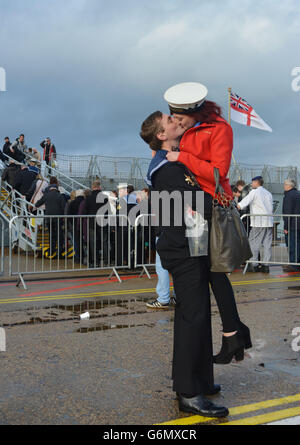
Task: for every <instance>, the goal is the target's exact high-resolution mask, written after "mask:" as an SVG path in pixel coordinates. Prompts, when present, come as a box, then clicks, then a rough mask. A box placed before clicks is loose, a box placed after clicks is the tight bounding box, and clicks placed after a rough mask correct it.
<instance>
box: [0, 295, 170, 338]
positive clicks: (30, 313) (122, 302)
mask: <svg viewBox="0 0 300 445" xmlns="http://www.w3.org/2000/svg"><path fill="white" fill-rule="evenodd" d="M151 298H153V297H137V298H136V297H134V298H129V299H128V297H127V298H126V299H125V298H124V299H122V298H118V299H104V300H96V301H94V300H91V301H84V302H82V303H80V304H75V305H60V304H59V305H57V304H55V305H51V306H46V307H33V308H30V309H26V312H25V311H24V310H21V309H20V310H16V311H13V312H3V313H2V314H1V315H2V320H1V318H0V326H3V327H5V328H10V327H14V326H20V325H33V324H42V323H53V322H59V321H78V320H79V316H80V314H82V313H84V312H86V311H88V312H89V313H90V319H91V320H93V319H98V318H105V317H117V316H122V315H124V316H125V315H126V316H127V315H142V314H147V313H149V310H147V308H146V306H144V303H145V302H147V301H149V300H151ZM170 310H171V308H170ZM99 330H101V329H99ZM102 330H104V329H102Z"/></svg>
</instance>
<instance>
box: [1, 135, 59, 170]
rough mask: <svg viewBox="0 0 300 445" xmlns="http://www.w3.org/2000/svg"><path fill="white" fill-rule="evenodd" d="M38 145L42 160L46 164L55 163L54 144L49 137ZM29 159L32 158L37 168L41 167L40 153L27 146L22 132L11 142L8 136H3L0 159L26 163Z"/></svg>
mask: <svg viewBox="0 0 300 445" xmlns="http://www.w3.org/2000/svg"><path fill="white" fill-rule="evenodd" d="M40 146H41V147H42V149H43V160H44V161H45V162H46V164H47V166H50V167H51V165H52V164H53V163H54V164H55V159H56V148H55V145H54V144H53V143H52V142H51V139H50V138H49V137H47V138H46V139H44V140H43V141H42V142H41V143H40ZM29 159H34V160H35V161H36V164H37V166H38V168H40V167H41V160H42V155H41V153H40V152H39V150H37V149H36V148H34V147H28V146H27V144H26V143H25V136H24V134H23V133H21V134H20V136H19V137H17V138H16V140H15V141H13V142H11V141H10V139H9V137H8V136H6V137H5V138H4V145H3V147H2V151H1V150H0V160H1V161H3V162H5V163H6V162H9V161H11V162H12V161H17V162H20V163H24V164H26V163H27V162H28V160H29Z"/></svg>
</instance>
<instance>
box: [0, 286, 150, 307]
mask: <svg viewBox="0 0 300 445" xmlns="http://www.w3.org/2000/svg"><path fill="white" fill-rule="evenodd" d="M150 292H151V293H152V292H155V288H151V289H130V290H122V291H106V292H92V293H87V294H86V293H84V294H77V295H76V294H68V295H48V296H47V295H44V296H40V297H31V298H26V297H24V298H22V299H20V297H14V298H8V299H6V300H0V304H8V303H26V302H32V301H48V300H49V301H51V300H70V299H71V300H72V299H78V298H96V297H111V296H118V295H131V294H133V295H134V294H144V293H150Z"/></svg>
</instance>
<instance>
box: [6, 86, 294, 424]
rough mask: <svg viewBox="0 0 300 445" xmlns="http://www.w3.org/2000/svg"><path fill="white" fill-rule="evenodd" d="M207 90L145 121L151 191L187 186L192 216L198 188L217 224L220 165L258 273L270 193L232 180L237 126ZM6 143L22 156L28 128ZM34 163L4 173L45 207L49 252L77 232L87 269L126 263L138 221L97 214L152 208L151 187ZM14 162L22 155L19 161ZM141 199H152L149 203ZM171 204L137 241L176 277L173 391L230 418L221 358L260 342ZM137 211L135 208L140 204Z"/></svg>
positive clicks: (174, 98)
mask: <svg viewBox="0 0 300 445" xmlns="http://www.w3.org/2000/svg"><path fill="white" fill-rule="evenodd" d="M206 96H207V89H206V87H205V86H204V85H201V84H198V83H184V84H179V85H175V86H174V87H171V88H170V89H168V90H167V92H166V93H165V96H164V98H165V99H166V101H167V102H168V105H169V109H170V115H167V114H164V113H162V112H160V111H156V112H154V113H152V114H150V115H149V116H148V117H147V118H146V119H145V120H144V122H143V123H142V126H141V132H140V136H141V138H142V139H143V140H144V141H145V142H146V143H147V144H148V145H149V147H150V149H151V150H152V161H151V162H150V165H149V169H148V173H147V184H148V185H149V187H151V193H156V192H157V193H162V192H167V193H168V194H169V195H170V194H172V193H173V192H174V191H175V192H178V193H179V194H180V196H182V197H184V195H185V194H186V192H188V194H189V196H190V197H191V203H190V207H189V208H188V211H187V213H188V215H190V214H191V213H193V212H195V213H197V212H198V208H197V193H198V192H199V190H201V193H202V197H203V209H202V210H203V214H202V215H200V216H202V217H203V219H204V220H205V221H206V222H207V227H208V232H209V231H210V230H211V226H212V213H213V205H214V204H215V201H217V204H215V205H218V204H220V201H219V196H218V195H217V196H216V195H215V187H216V180H215V169H218V171H219V177H220V185H221V187H222V189H223V190H224V193H225V194H226V195H227V196H229V197H230V198H231V199H234V200H235V202H236V206H237V209H238V210H239V211H240V213H241V214H242V213H244V214H247V213H249V214H250V220H249V219H248V220H247V219H246V223H245V224H246V227H247V228H248V223H250V224H249V225H250V227H251V230H250V232H249V242H250V247H251V250H252V253H253V256H252V258H251V262H252V264H253V266H252V269H251V271H253V272H258V271H262V272H266V273H267V272H269V266H268V264H269V262H270V259H271V249H272V234H273V217H272V216H266V215H272V214H273V199H272V194H271V193H270V192H269V191H267V190H266V189H265V188H264V187H263V184H264V182H263V178H262V177H261V176H256V177H254V178H252V183H251V189H250V185H248V186H247V185H246V184H245V183H244V181H242V180H240V181H238V182H237V183H236V184H234V185H233V186H230V183H229V179H228V171H229V166H230V162H231V157H232V149H233V133H232V129H231V126H230V125H229V124H228V122H227V121H226V120H225V119H224V118H223V117H222V110H221V108H220V107H219V105H218V104H216V103H215V102H212V101H209V100H207V99H206ZM7 144H8V145H6V147H5V150H4V148H3V153H2V154H1V156H2V155H3V156H5V155H7V153H8V150H9V152H10V153H11V154H13V155H14V156H15V158H14V159H15V160H17V159H16V157H19V153H21V154H24V153H25V149H24V145H25V142H24V135H20V137H19V138H18V140H17V141H15V142H14V143H13V144H10V143H9V141H8V142H7ZM42 144H43V145H42ZM41 146H42V147H43V148H44V159H45V160H46V162H47V163H48V162H50V159H51V157H52V156H55V148H53V147H54V146H52V145H51V141H50V140H49V139H48V140H45V141H43V142H42V143H41ZM9 156H10V154H9ZM10 157H11V156H10ZM1 159H2V158H1ZM24 159H25V158H24ZM24 159H23V160H22V161H19V162H23V161H24ZM35 163H36V160H32V158H30V159H29V165H28V166H27V165H24V166H21V167H20V166H19V167H17V168H16V167H15V166H13V165H8V167H7V168H6V169H5V171H4V173H3V179H5V180H6V181H7V182H9V183H10V184H11V186H12V187H14V188H16V189H18V190H19V192H20V193H21V194H22V195H24V196H26V197H27V200H28V201H30V204H29V206H30V210H31V211H32V212H33V213H34V212H37V209H38V208H43V209H44V213H45V215H46V217H48V222H47V224H48V229H49V233H50V252H49V256H50V257H54V256H55V255H57V256H59V257H60V256H62V257H64V253H65V252H66V245H65V240H67V239H68V237H69V234H71V238H72V240H71V242H72V245H73V246H74V251H75V258H74V260H75V262H78V263H84V262H85V264H87V265H88V266H89V267H95V266H96V267H97V266H105V265H106V263H107V262H108V259H110V262H111V261H115V264H116V265H124V264H125V263H126V262H128V260H129V258H128V254H130V253H129V252H128V239H130V237H131V236H132V233H130V232H129V230H131V229H130V227H129V226H128V225H127V224H126V225H124V226H123V225H122V224H120V222H118V223H117V224H116V225H114V226H113V229H112V226H110V225H101V224H99V221H98V220H97V217H96V216H95V215H98V214H99V211H101V210H103V209H102V208H104V209H105V210H104V211H103V212H102V216H103V217H109V216H122V215H125V216H128V217H129V216H130V213H131V210H132V209H135V208H137V207H138V206H140V208H142V209H143V210H144V213H145V214H149V213H152V212H151V211H150V210H151V208H150V202H151V195H150V197H149V190H148V189H144V190H143V191H142V192H141V193H140V194H139V195H138V194H137V193H136V192H135V191H134V189H133V187H132V186H129V185H127V184H119V187H118V190H117V191H112V192H109V193H105V192H103V191H102V190H101V184H100V181H99V180H96V181H94V182H93V184H92V186H91V189H85V190H76V191H73V192H72V193H71V194H70V195H68V194H66V193H65V191H64V190H62V189H61V188H60V186H59V183H58V181H57V178H56V177H54V176H51V177H50V180H49V183H48V181H47V180H45V179H44V178H42V177H41V176H40V174H39V171H38V167H36V165H35ZM10 164H14V162H13V161H11V162H10ZM284 187H285V197H284V203H283V213H284V214H286V215H290V214H294V215H299V213H300V193H299V192H298V191H297V190H296V184H295V183H294V182H293V181H292V180H286V181H285V185H284ZM149 198H150V199H149ZM182 202H184V198H183V200H182ZM142 203H143V204H146V205H141V204H142ZM161 205H163V204H161ZM124 208H125V211H124ZM170 208H171V212H170V219H169V221H168V223H167V224H166V223H165V222H164V220H163V217H162V215H163V212H162V211H161V208H160V209H159V212H158V214H157V215H156V216H157V220H158V224H157V225H156V227H155V234H154V233H153V234H152V232H151V228H150V232H149V233H148V234H147V236H144V235H145V233H144V232H143V236H142V237H140V238H139V242H138V249H139V252H140V254H141V249H142V251H143V249H144V248H145V245H146V244H145V243H144V244H143V243H141V242H140V241H141V240H144V241H145V240H148V248H149V249H152V248H154V247H155V250H156V253H157V256H156V264H157V270H158V265H159V269H160V272H158V275H159V274H161V273H164V274H165V278H166V277H167V276H169V273H170V274H171V276H172V279H173V285H174V291H175V295H174V297H175V298H173V304H174V305H175V317H174V347H173V365H172V380H173V390H174V391H175V392H176V394H177V397H178V402H179V409H180V410H181V411H184V412H188V413H195V414H200V415H202V416H206V417H225V416H227V415H228V414H229V411H228V409H227V408H226V407H225V406H218V405H216V404H215V403H213V401H211V400H210V399H208V398H207V397H206V396H207V395H210V396H213V395H215V394H217V393H219V392H220V391H221V386H220V385H219V384H217V383H215V381H214V370H213V365H214V364H219V365H225V364H229V363H231V361H232V360H233V359H235V360H236V361H241V360H243V359H244V352H245V350H246V349H249V348H251V347H252V341H251V335H250V329H249V327H248V326H247V325H246V324H244V323H243V322H242V321H241V319H240V317H239V313H238V309H237V306H236V302H235V296H234V291H233V288H232V285H231V282H230V280H229V278H228V276H227V274H226V271H224V272H213V271H212V270H211V261H210V258H211V256H210V255H211V252H210V250H209V249H210V246H209V243H208V241H207V246H206V247H207V249H206V250H203V251H201V253H200V252H198V253H197V254H195V251H194V249H192V248H191V244H190V239H189V237H188V235H187V232H188V230H187V225H186V221H187V220H186V216H187V213H186V209H183V211H182V209H181V212H179V213H180V224H178V219H177V220H176V218H177V216H178V215H176V211H175V208H176V206H175V204H174V202H172V206H171V207H170ZM134 214H135V216H137V212H134ZM51 217H53V218H51ZM116 219H118V218H116ZM131 223H132V222H131ZM299 229H300V224H298V216H295V217H294V218H293V219H292V220H291V219H289V218H288V217H286V220H285V221H284V233H285V235H286V236H287V239H288V246H289V255H290V258H292V257H293V258H294V260H297V261H299V258H298V254H299V253H300V252H299V248H298V244H297V243H298V241H299V238H300V236H298V235H300V230H299ZM143 230H144V228H143ZM140 233H141V232H140ZM201 236H202V233H200V231H198V232H197V236H195V238H197V240H196V241H195V242H197V243H198V245H200V244H201V243H202V238H201ZM208 239H209V236H208V237H207V240H208ZM291 240H293V242H292V244H293V247H291V244H290V243H291ZM144 241H143V242H144ZM131 245H133V243H131ZM261 245H263V247H264V257H263V259H262V261H261V263H263V264H262V268H261V269H260V268H259V263H258V261H259V252H260V247H261ZM299 247H300V244H299ZM264 263H265V264H264ZM159 279H160V276H159ZM165 286H167V287H169V277H168V278H166V279H165ZM210 289H211V290H212V292H213V294H214V297H215V300H216V302H217V306H218V309H219V313H220V317H221V321H222V327H223V332H222V345H221V349H220V351H219V352H218V353H217V354H215V355H213V348H212V330H211V303H210ZM168 298H169V295H168ZM168 304H169V303H167V304H161V303H159V301H158V300H156V301H155V302H152V303H149V304H147V306H149V307H152V308H162V307H163V306H168Z"/></svg>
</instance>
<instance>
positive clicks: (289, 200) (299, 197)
mask: <svg viewBox="0 0 300 445" xmlns="http://www.w3.org/2000/svg"><path fill="white" fill-rule="evenodd" d="M283 187H284V198H283V203H282V213H283V214H284V215H300V192H299V191H298V190H297V189H296V184H295V181H294V180H293V179H286V180H285V181H284V185H283ZM283 221H284V234H285V239H286V244H287V246H288V251H289V262H290V263H300V217H296V216H291V217H287V216H286V217H283ZM290 268H291V270H292V271H299V270H300V267H299V266H293V265H292V266H290Z"/></svg>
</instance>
